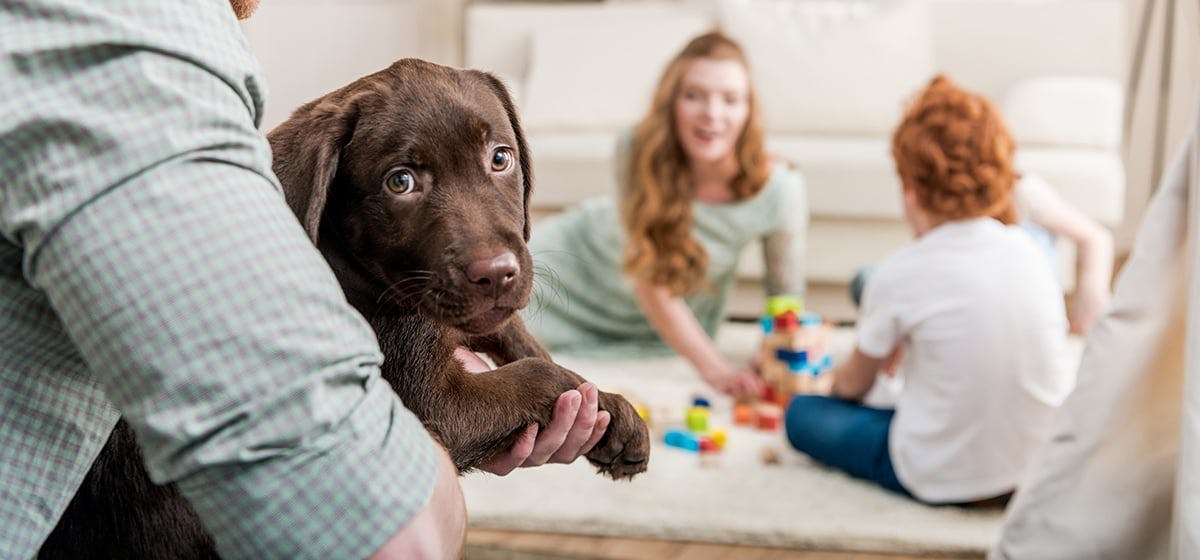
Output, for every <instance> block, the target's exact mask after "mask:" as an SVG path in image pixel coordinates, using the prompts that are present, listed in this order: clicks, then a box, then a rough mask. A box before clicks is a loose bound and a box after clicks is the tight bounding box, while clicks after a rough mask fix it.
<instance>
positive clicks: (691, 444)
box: [663, 428, 700, 451]
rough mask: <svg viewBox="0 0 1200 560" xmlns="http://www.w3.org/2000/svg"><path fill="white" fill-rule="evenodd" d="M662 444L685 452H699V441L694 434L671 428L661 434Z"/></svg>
mask: <svg viewBox="0 0 1200 560" xmlns="http://www.w3.org/2000/svg"><path fill="white" fill-rule="evenodd" d="M663 443H665V444H667V445H669V446H671V447H678V448H680V449H684V450H687V451H700V440H699V438H697V437H696V435H695V434H693V433H691V432H689V431H687V430H680V429H676V428H672V429H670V430H667V432H666V433H665V434H663Z"/></svg>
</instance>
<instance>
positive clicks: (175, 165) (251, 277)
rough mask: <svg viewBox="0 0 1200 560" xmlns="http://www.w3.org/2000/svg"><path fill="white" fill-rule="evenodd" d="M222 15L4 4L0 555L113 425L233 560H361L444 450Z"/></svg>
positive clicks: (142, 5)
mask: <svg viewBox="0 0 1200 560" xmlns="http://www.w3.org/2000/svg"><path fill="white" fill-rule="evenodd" d="M262 97H263V90H262V79H261V77H260V75H259V71H258V67H257V63H256V62H255V60H254V59H253V57H252V56H251V55H250V54H249V52H248V50H247V45H246V43H245V39H244V38H243V37H242V36H241V33H240V31H239V29H238V26H237V22H236V21H235V19H234V17H233V14H232V11H231V10H230V8H229V5H228V3H227V2H226V0H103V1H102V0H0V558H28V557H31V556H32V555H33V554H34V553H35V552H36V550H37V549H38V547H39V545H40V543H41V542H42V540H43V539H44V538H45V536H46V535H47V533H49V531H50V530H51V528H53V526H54V524H55V522H56V520H57V519H58V517H59V515H60V514H61V513H62V511H63V509H64V508H65V507H66V505H67V503H68V501H69V500H70V498H71V496H72V494H73V493H74V492H75V489H76V487H77V486H78V484H79V482H80V480H81V479H82V478H83V476H84V473H85V472H86V471H87V469H88V467H89V465H90V464H91V462H92V460H93V459H94V457H95V456H96V454H97V453H98V451H99V450H100V448H101V446H102V445H103V443H104V441H105V440H106V438H107V436H108V433H109V431H110V430H111V429H112V426H113V424H114V422H115V421H116V419H117V414H118V412H117V411H120V412H121V413H122V414H123V415H124V417H125V418H126V419H127V420H128V421H129V422H130V424H131V425H132V426H133V427H134V429H135V431H136V432H137V434H138V439H139V441H140V442H141V445H142V447H143V449H144V451H145V457H146V463H147V467H148V469H149V471H150V474H151V476H152V477H153V478H154V479H155V480H156V481H159V482H164V481H174V482H176V483H178V485H179V487H180V489H181V490H182V491H183V492H184V494H186V495H187V497H188V498H189V499H190V500H191V502H192V504H193V505H194V507H195V509H196V511H197V512H198V513H199V514H200V516H201V518H202V519H203V520H204V522H205V524H206V525H207V527H208V529H209V530H210V531H211V532H212V533H213V535H214V536H215V537H216V540H217V544H218V547H219V549H220V551H221V553H222V554H223V555H224V556H226V557H230V558H362V557H365V556H367V555H369V554H370V553H371V552H373V551H374V550H375V549H377V548H378V547H379V546H380V545H381V544H382V543H383V542H384V541H385V540H386V539H387V537H388V536H390V535H391V534H392V533H394V532H395V531H397V530H398V529H399V528H400V527H402V526H403V525H405V524H406V523H407V522H408V521H409V520H410V519H411V517H412V516H413V515H414V514H415V513H416V512H417V511H419V510H420V509H421V508H422V507H423V506H424V504H425V503H426V502H427V501H428V499H429V495H430V493H431V491H432V484H433V475H434V471H435V454H434V450H435V448H434V444H433V443H432V440H431V439H430V438H429V436H428V435H427V433H426V432H425V431H424V430H423V429H422V427H421V425H420V423H419V421H418V420H417V419H416V418H415V417H414V416H413V415H412V414H411V413H410V412H409V411H408V410H407V409H405V408H404V407H403V405H402V404H401V403H400V401H399V399H398V398H397V397H396V395H395V394H394V393H393V392H392V391H391V390H390V388H389V387H388V386H387V384H386V383H385V382H384V381H383V380H382V379H381V378H380V376H379V364H380V361H381V360H382V357H381V355H380V352H379V346H378V343H377V342H376V341H375V338H374V334H373V333H372V332H371V330H370V328H369V327H368V326H367V324H366V322H365V321H364V320H363V319H362V317H361V316H359V315H358V314H357V313H356V312H355V311H354V310H353V309H352V308H351V307H349V305H347V303H346V300H345V298H344V296H343V295H342V292H341V290H340V289H339V287H338V285H337V282H336V280H335V279H334V277H333V275H332V273H331V272H330V270H329V268H328V266H327V265H326V264H325V262H324V261H323V260H322V259H321V256H320V255H319V254H318V253H317V251H316V250H315V249H314V248H313V247H312V245H311V244H310V243H309V241H308V240H307V238H306V237H305V235H304V233H303V232H302V230H301V228H300V226H299V224H298V223H297V221H296V219H295V218H294V217H293V216H292V214H291V213H290V211H289V210H288V208H287V206H286V205H285V204H284V201H283V197H282V195H281V192H280V188H279V184H278V180H277V179H276V178H275V176H274V174H273V173H272V172H271V154H270V149H269V146H268V145H267V142H266V141H265V139H264V138H263V136H262V134H261V133H259V132H258V131H257V129H256V125H257V122H258V119H259V116H260V115H261V113H262Z"/></svg>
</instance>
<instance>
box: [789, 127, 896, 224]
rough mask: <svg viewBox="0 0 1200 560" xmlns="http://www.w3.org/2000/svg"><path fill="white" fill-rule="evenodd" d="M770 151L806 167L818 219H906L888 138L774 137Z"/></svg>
mask: <svg viewBox="0 0 1200 560" xmlns="http://www.w3.org/2000/svg"><path fill="white" fill-rule="evenodd" d="M767 148H768V149H769V150H770V151H771V152H772V153H775V154H778V155H779V156H780V157H782V158H784V159H786V160H788V161H790V162H792V163H794V164H796V165H797V166H798V167H799V168H800V171H801V173H803V174H804V183H805V185H807V186H808V206H809V209H810V211H811V212H812V214H813V215H814V216H818V215H829V216H849V217H854V218H889V219H896V218H899V217H900V215H901V213H900V194H899V193H900V181H899V180H898V179H896V171H895V167H894V166H893V164H892V154H891V144H890V143H889V142H888V141H887V140H885V139H883V138H874V137H858V138H855V137H838V136H816V135H800V134H772V135H770V136H768V137H767Z"/></svg>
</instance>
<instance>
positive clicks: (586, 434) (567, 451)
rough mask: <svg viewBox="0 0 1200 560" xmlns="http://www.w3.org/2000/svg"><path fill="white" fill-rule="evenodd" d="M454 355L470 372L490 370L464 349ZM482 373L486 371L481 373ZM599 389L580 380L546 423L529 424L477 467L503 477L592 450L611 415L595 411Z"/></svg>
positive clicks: (563, 395) (567, 459)
mask: <svg viewBox="0 0 1200 560" xmlns="http://www.w3.org/2000/svg"><path fill="white" fill-rule="evenodd" d="M454 357H455V358H457V359H458V361H460V362H462V364H463V367H465V368H466V369H467V371H470V372H472V373H483V372H487V371H490V370H491V367H489V366H488V365H487V363H486V362H484V361H483V360H481V359H479V356H476V355H475V353H474V352H471V351H470V350H468V349H466V348H462V347H459V348H456V349H455V350H454ZM484 375H486V373H484ZM599 403H600V391H599V390H598V389H596V386H595V385H593V384H591V383H584V384H583V385H580V386H579V388H578V389H572V390H570V391H567V392H565V393H563V394H561V395H559V396H558V400H557V401H556V402H555V403H554V412H553V414H552V415H551V417H550V425H548V426H546V429H545V430H539V429H538V425H537V424H536V423H535V424H530V425H528V426H526V427H525V432H524V433H522V434H521V437H520V438H518V439H517V442H516V443H514V444H513V446H512V449H509V451H508V454H507V455H505V456H503V457H499V458H497V459H495V460H493V461H492V462H490V463H487V464H484V465H480V467H479V468H480V469H482V470H485V471H487V472H490V473H492V474H496V475H500V476H504V475H506V474H508V473H510V472H512V471H513V470H514V469H516V468H517V467H536V466H539V465H544V464H546V463H571V462H574V461H575V459H578V458H579V457H580V456H581V455H584V454H586V453H587V452H588V451H591V450H592V447H593V446H595V445H596V442H598V441H600V438H602V437H604V431H605V430H607V429H608V423H609V421H611V420H612V416H611V415H609V413H608V412H606V411H603V410H599Z"/></svg>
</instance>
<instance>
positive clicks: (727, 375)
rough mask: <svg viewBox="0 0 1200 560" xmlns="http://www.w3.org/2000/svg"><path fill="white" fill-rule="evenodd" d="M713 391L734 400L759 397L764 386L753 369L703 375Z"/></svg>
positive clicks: (729, 370)
mask: <svg viewBox="0 0 1200 560" xmlns="http://www.w3.org/2000/svg"><path fill="white" fill-rule="evenodd" d="M703 377H704V380H705V381H707V382H708V384H709V385H712V387H713V388H714V389H716V390H717V391H720V392H722V393H725V394H727V395H730V396H732V397H735V398H742V397H761V396H762V394H763V389H764V387H765V384H764V382H763V380H762V377H759V375H758V374H757V373H755V372H754V370H753V369H750V368H746V369H736V370H735V369H728V370H725V371H721V372H716V373H710V374H707V375H704V376H703Z"/></svg>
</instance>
